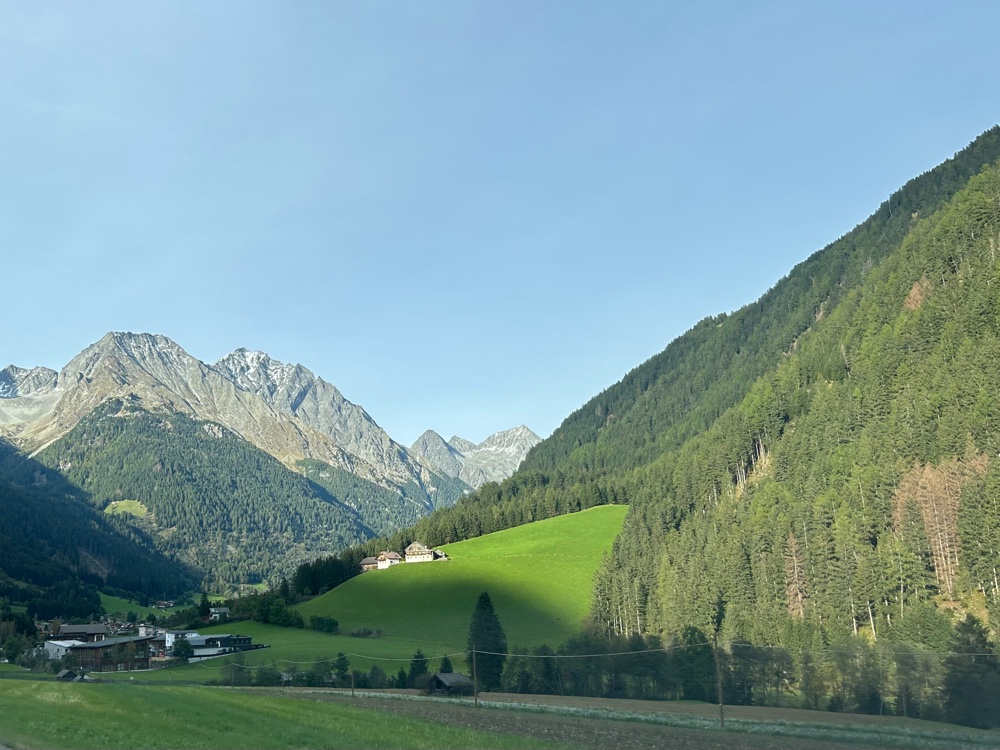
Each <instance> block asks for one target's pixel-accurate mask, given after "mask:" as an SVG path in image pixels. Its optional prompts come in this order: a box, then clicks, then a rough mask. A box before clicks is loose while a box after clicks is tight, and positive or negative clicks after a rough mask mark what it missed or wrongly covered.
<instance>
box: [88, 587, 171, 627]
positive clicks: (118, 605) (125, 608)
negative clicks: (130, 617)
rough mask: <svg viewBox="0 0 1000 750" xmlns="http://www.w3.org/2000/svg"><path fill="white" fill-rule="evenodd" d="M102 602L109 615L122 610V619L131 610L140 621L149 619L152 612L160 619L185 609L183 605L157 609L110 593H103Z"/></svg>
mask: <svg viewBox="0 0 1000 750" xmlns="http://www.w3.org/2000/svg"><path fill="white" fill-rule="evenodd" d="M101 604H103V605H104V611H105V612H107V613H108V614H109V615H111V614H114V613H115V612H120V613H121V615H122V619H124V618H125V615H127V614H128V613H129V612H135V613H136V615H138V617H139V621H140V622H142V621H144V620H148V619H149V615H150V614H154V615H156V618H157V619H159V618H161V617H163V616H164V615H169V614H173V613H174V612H176V611H177V610H180V609H184V608H183V607H171V608H170V609H157V608H156V607H151V606H149V605H148V604H147V605H146V606H145V607H143V606H142V605H141V604H139V603H138V602H133V601H130V600H129V599H122V598H121V597H118V596H111V595H110V594H105V593H103V592H102V593H101Z"/></svg>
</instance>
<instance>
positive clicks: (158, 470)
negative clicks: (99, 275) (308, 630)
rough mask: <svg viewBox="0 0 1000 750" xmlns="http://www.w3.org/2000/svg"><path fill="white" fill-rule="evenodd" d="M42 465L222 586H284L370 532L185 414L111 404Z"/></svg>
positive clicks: (314, 488)
mask: <svg viewBox="0 0 1000 750" xmlns="http://www.w3.org/2000/svg"><path fill="white" fill-rule="evenodd" d="M37 459H38V460H39V461H40V462H41V463H43V464H45V465H46V466H48V467H50V468H51V469H58V470H59V471H61V472H62V473H63V474H65V476H66V477H67V478H68V479H69V480H70V481H71V482H73V483H74V484H76V485H78V486H79V487H82V488H83V489H84V490H85V491H86V493H87V495H88V497H89V500H90V502H91V503H92V504H93V505H95V506H96V507H97V508H99V509H106V510H109V511H113V510H116V509H119V510H123V511H125V512H127V513H128V514H129V515H130V516H131V519H130V520H131V523H132V524H133V525H135V526H136V527H137V528H138V529H139V530H141V531H144V532H145V533H146V534H148V538H149V539H151V540H152V541H153V543H154V544H155V546H156V547H157V548H158V549H160V550H161V551H163V552H167V553H169V554H171V555H172V556H174V557H176V558H177V559H178V560H181V561H183V562H185V563H187V564H189V565H191V566H193V567H195V568H197V569H198V570H199V571H201V572H202V573H203V575H204V576H205V580H206V581H208V582H210V583H213V584H216V585H218V586H225V585H231V584H235V583H247V582H250V583H252V582H255V581H263V580H271V581H272V582H277V578H278V577H279V576H280V575H281V574H282V573H286V574H287V573H290V572H291V571H293V570H294V568H295V566H296V565H297V564H299V563H301V562H303V561H305V560H307V559H312V558H313V557H315V556H317V555H318V554H320V553H324V552H329V551H331V550H336V549H341V548H343V547H345V546H347V545H349V544H356V543H357V542H359V541H361V540H363V539H366V538H369V537H370V536H372V532H371V531H370V530H369V529H368V528H367V527H366V526H364V525H363V524H362V523H361V521H360V520H359V518H358V517H357V515H356V513H355V512H354V511H353V510H352V509H350V508H348V507H346V506H345V505H344V504H342V503H341V502H340V501H338V500H337V499H336V498H335V497H333V496H332V495H331V494H330V493H329V492H327V491H326V490H324V489H323V488H322V487H320V486H319V485H317V484H315V483H314V482H311V481H310V480H309V479H307V478H306V477H303V476H301V475H300V474H297V473H295V472H293V471H291V470H290V469H289V468H288V467H286V466H285V465H284V464H282V463H281V462H280V461H278V460H277V459H275V458H274V457H272V456H270V455H268V454H267V453H265V452H264V451H262V450H260V449H259V448H256V447H255V446H253V445H252V444H250V443H248V442H247V441H245V440H243V439H241V438H239V437H238V436H236V435H234V434H233V433H231V432H230V431H229V430H227V429H226V428H224V427H221V426H220V425H218V424H215V423H212V422H199V421H196V420H193V419H191V418H190V417H187V416H185V415H183V414H177V413H155V414H154V413H151V412H148V411H146V410H144V409H142V408H141V407H139V406H137V405H135V404H128V403H123V402H122V401H116V400H112V401H108V402H106V403H104V404H102V405H101V406H100V407H98V408H97V409H96V410H94V411H93V412H92V413H91V414H89V415H88V416H86V417H84V418H83V419H82V420H80V422H79V423H78V424H77V425H76V426H75V427H74V428H73V429H72V430H71V431H70V433H69V434H68V435H66V436H64V437H63V438H61V439H59V440H58V441H56V442H55V443H54V444H52V445H51V446H49V447H48V448H46V449H45V450H43V451H42V452H41V453H40V454H39V455H38V456H37ZM122 501H129V502H122ZM113 503H121V506H120V508H117V507H116V506H114V505H112V504H113Z"/></svg>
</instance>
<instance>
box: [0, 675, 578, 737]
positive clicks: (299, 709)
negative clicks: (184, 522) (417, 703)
mask: <svg viewBox="0 0 1000 750" xmlns="http://www.w3.org/2000/svg"><path fill="white" fill-rule="evenodd" d="M0 705H2V706H3V709H2V711H0V745H2V746H5V747H16V748H25V749H28V750H30V749H32V748H46V749H47V750H49V749H51V750H64V749H65V750H86V749H88V748H101V749H102V750H114V749H115V748H129V749H130V750H131V748H149V749H150V750H154V749H156V748H178V747H184V748H206V749H210V750H226V749H227V748H233V749H234V750H235V749H237V748H239V749H240V750H242V749H243V748H262V749H263V748H289V747H295V748H362V747H366V748H368V747H382V748H396V747H406V748H434V749H446V748H470V747H476V748H498V749H513V748H522V747H524V748H553V749H557V748H566V747H567V746H566V745H559V744H556V743H552V742H545V741H542V740H533V739H530V738H526V737H517V736H514V737H511V736H507V735H504V734H501V733H499V732H489V731H478V730H473V729H467V728H464V727H454V726H446V725H443V724H440V723H434V722H431V721H426V720H424V719H419V718H412V717H408V716H397V715H394V714H391V713H386V712H379V711H376V710H373V709H370V708H369V709H366V708H358V707H355V706H349V705H342V704H333V703H319V702H315V701H306V700H293V699H289V698H283V697H280V696H274V695H255V694H252V693H246V692H238V691H227V690H224V689H210V688H203V687H202V688H193V687H171V686H167V685H158V686H141V687H140V686H137V685H121V684H86V683H56V682H48V681H46V682H42V681H33V680H2V681H0Z"/></svg>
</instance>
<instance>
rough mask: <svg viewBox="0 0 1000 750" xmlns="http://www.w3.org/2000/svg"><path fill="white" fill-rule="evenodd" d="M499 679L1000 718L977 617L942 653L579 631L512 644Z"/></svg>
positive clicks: (511, 685)
mask: <svg viewBox="0 0 1000 750" xmlns="http://www.w3.org/2000/svg"><path fill="white" fill-rule="evenodd" d="M513 651H514V655H511V656H509V657H508V658H507V662H506V666H505V668H504V670H503V677H502V680H501V682H500V689H502V690H504V691H506V692H518V693H540V694H558V695H587V696H599V697H608V698H635V699H643V700H700V701H710V702H713V703H716V702H719V692H718V690H719V686H720V685H721V688H722V700H723V702H724V703H726V704H727V705H755V706H794V707H802V708H812V709H820V710H829V711H845V712H855V713H867V714H881V715H895V716H908V717H915V718H923V719H931V720H947V721H952V722H955V723H958V724H965V725H968V726H976V727H982V728H992V727H997V726H1000V655H998V654H997V650H996V648H995V647H994V646H993V645H992V643H991V642H990V641H989V639H988V638H987V636H986V631H985V629H984V628H983V626H982V624H981V623H980V622H979V621H978V620H977V619H976V618H975V617H971V616H970V617H967V618H965V619H963V620H961V621H960V622H959V623H958V626H957V628H956V631H955V633H954V634H953V635H952V637H951V638H950V639H949V640H948V642H947V646H946V649H945V651H946V653H945V654H942V653H940V652H937V651H932V650H930V649H926V648H920V647H915V646H911V645H907V644H903V643H898V642H889V641H880V642H878V643H872V642H871V641H870V640H868V639H865V638H860V637H855V636H847V637H845V638H842V639H840V640H838V641H836V642H833V643H831V644H829V645H827V646H824V647H823V648H822V649H820V650H811V649H808V648H796V647H783V646H755V645H752V644H749V643H743V642H734V643H731V644H728V645H726V646H721V647H718V648H717V647H715V646H714V645H713V643H712V641H711V639H710V638H709V637H708V636H706V634H705V633H704V632H703V631H701V630H699V629H697V628H694V627H687V628H685V629H684V630H683V631H682V632H681V633H680V634H679V635H677V636H676V637H674V638H672V639H671V640H670V641H666V642H665V641H662V640H661V639H660V637H659V636H652V635H647V636H642V635H638V634H636V633H633V634H632V635H630V636H628V637H621V636H616V637H613V638H611V639H608V638H605V637H601V636H596V635H594V634H583V635H580V636H579V637H576V638H573V639H571V640H570V641H569V642H567V643H565V644H563V645H562V646H560V647H559V648H557V649H553V648H551V647H550V646H538V647H536V648H533V649H519V648H517V647H515V648H514V649H513Z"/></svg>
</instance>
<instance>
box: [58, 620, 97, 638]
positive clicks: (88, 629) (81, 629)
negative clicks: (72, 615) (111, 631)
mask: <svg viewBox="0 0 1000 750" xmlns="http://www.w3.org/2000/svg"><path fill="white" fill-rule="evenodd" d="M107 632H108V626H107V625H102V624H101V623H99V622H97V623H90V624H88V625H67V624H66V623H62V624H60V625H59V635H67V634H69V633H86V634H87V635H101V634H102V633H104V634H107Z"/></svg>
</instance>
